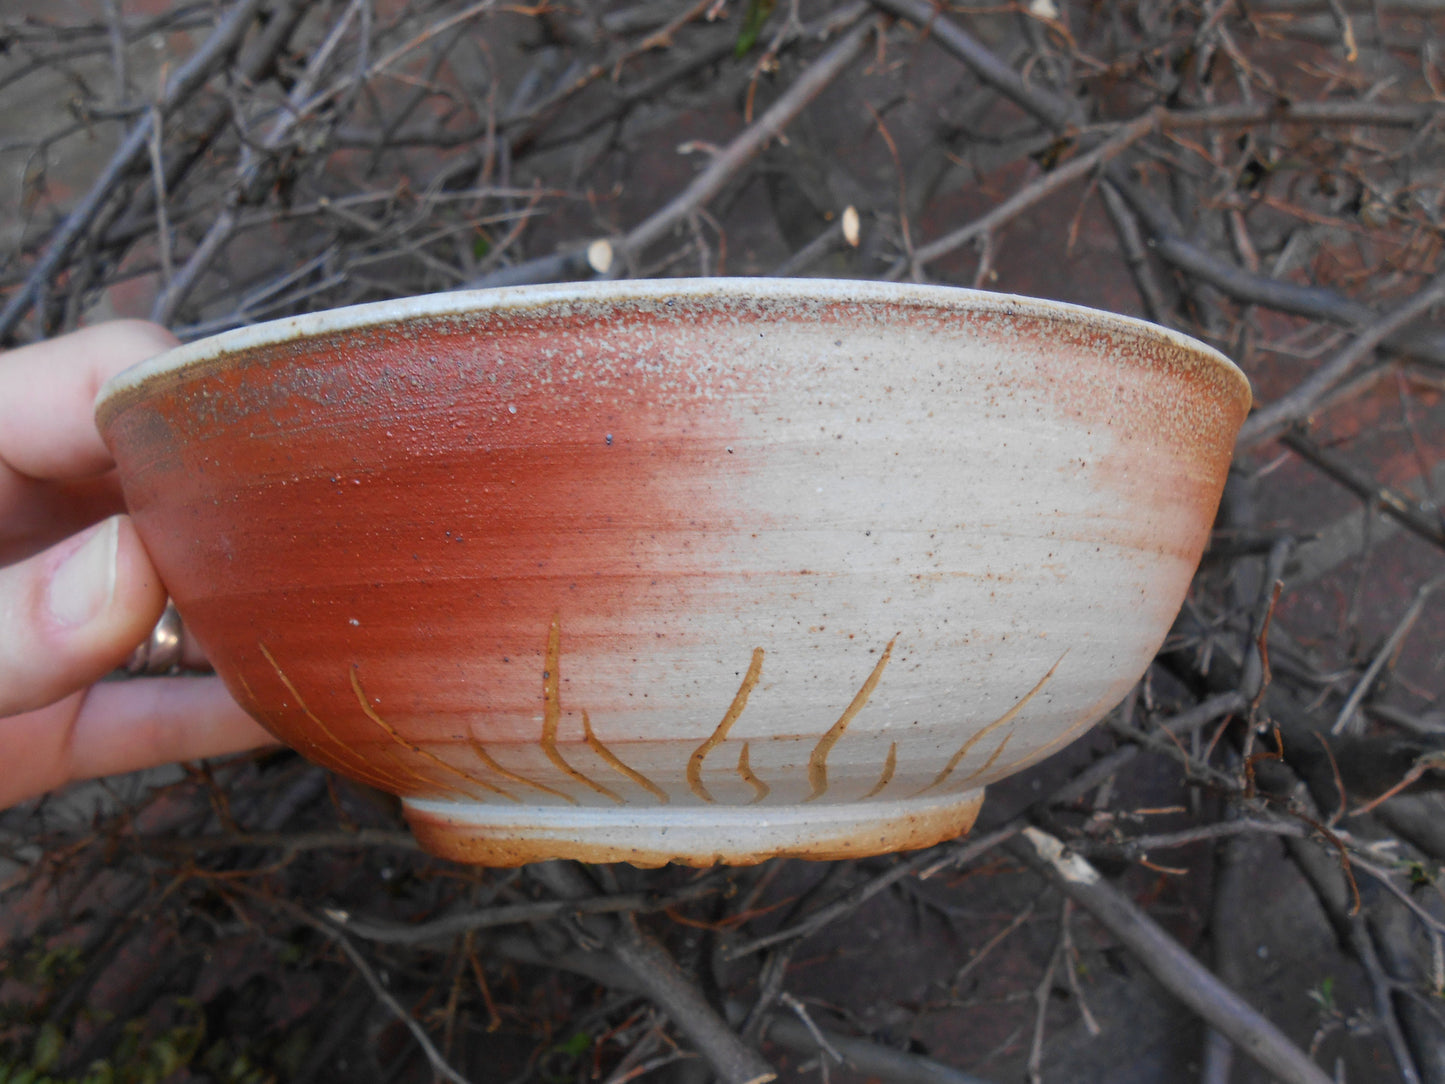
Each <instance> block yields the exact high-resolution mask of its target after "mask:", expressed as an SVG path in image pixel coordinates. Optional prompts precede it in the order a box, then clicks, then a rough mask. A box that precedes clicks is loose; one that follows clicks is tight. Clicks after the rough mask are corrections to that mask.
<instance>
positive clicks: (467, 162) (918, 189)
mask: <svg viewBox="0 0 1445 1084" xmlns="http://www.w3.org/2000/svg"><path fill="white" fill-rule="evenodd" d="M1442 35H1445V5H1441V4H1438V3H1434V2H1431V0H1371V2H1364V0H1360V2H1356V0H1329V2H1325V0H1320V2H1314V0H1200V2H1198V3H1181V2H1172V0H1130V2H1125V3H1119V4H1105V3H1084V2H1080V0H1032V2H1023V0H1020V2H1012V3H996V2H988V3H951V4H940V5H934V4H931V3H928V2H926V0H873V2H871V3H869V2H864V0H856V2H845V0H836V2H835V0H792V2H790V0H698V2H693V0H641V2H625V0H624V2H616V3H613V2H605V3H604V2H601V0H598V2H588V0H576V2H573V3H566V2H562V3H549V2H545V0H544V2H543V3H540V4H537V5H518V4H508V3H502V2H498V0H484V2H481V3H472V4H467V3H460V2H455V3H454V2H427V0H418V2H414V3H408V2H406V0H351V2H341V0H331V2H320V3H314V4H303V3H299V2H296V0H228V2H226V3H218V4H210V3H196V4H176V5H168V4H164V3H160V2H158V0H147V2H144V3H130V2H122V0H111V2H99V0H97V2H94V3H91V2H85V0H74V2H68V3H60V2H50V3H45V4H40V3H33V2H30V0H18V2H11V3H7V4H6V5H5V7H4V9H3V10H0V106H3V108H0V203H3V207H4V213H3V215H0V338H3V340H4V342H5V343H6V344H8V345H15V344H18V343H22V342H26V341H30V340H33V339H35V338H37V337H41V336H44V335H50V334H56V333H59V332H62V331H64V330H67V329H69V328H72V327H75V326H79V325H83V324H88V323H93V322H95V321H98V320H101V319H105V318H108V317H112V316H118V315H132V316H146V317H150V318H154V319H157V320H160V321H162V322H163V323H165V324H167V325H168V326H170V327H172V328H174V329H175V330H176V331H177V333H178V334H180V335H181V336H182V337H183V338H187V339H189V338H196V337H200V336H203V335H206V334H210V333H214V332H216V331H220V330H224V329H227V328H230V327H235V326H239V325H242V324H246V323H253V322H257V321H261V320H265V319H270V318H274V317H279V316H284V315H288V314H293V313H298V312H306V311H313V310H317V309H323V308H329V307H333V306H338V305H345V304H351V303H355V302H361V301H368V300H375V299H380V298H387V297H396V296H405V295H411V294H418V293H424V292H430V291H437V290H452V289H458V288H463V287H477V286H490V285H509V284H518V283H526V282H541V281H561V280H567V279H583V278H589V277H598V275H599V274H600V273H606V274H609V275H614V276H615V275H621V276H626V277H667V276H697V275H702V276H712V275H724V274H726V275H761V274H784V275H811V276H826V277H841V278H864V279H895V280H904V281H926V282H937V283H944V284H953V285H962V286H975V287H979V288H983V289H988V290H998V291H1006V292H1013V293H1019V294H1025V295H1033V296H1040V297H1046V298H1053V299H1058V300H1065V301H1071V302H1078V303H1082V304H1085V305H1090V306H1094V307H1098V308H1102V309H1107V310H1111V311H1114V312H1120V313H1127V314H1131V315H1137V316H1143V317H1146V318H1149V319H1152V320H1155V321H1157V322H1160V323H1164V324H1167V325H1169V326H1172V327H1175V328H1178V329H1180V330H1182V331H1185V332H1188V333H1190V334H1192V335H1195V336H1197V337H1199V338H1202V339H1204V340H1205V341H1207V342H1209V343H1211V344H1213V345H1215V346H1217V347H1218V348H1219V349H1221V350H1223V351H1224V352H1225V353H1226V354H1228V355H1229V356H1230V357H1232V358H1233V359H1235V360H1236V361H1237V362H1238V364H1239V365H1240V366H1241V367H1242V368H1243V369H1244V370H1245V372H1246V373H1247V374H1248V375H1249V377H1250V379H1251V382H1252V384H1253V386H1254V389H1255V395H1256V404H1257V410H1256V413H1255V415H1254V416H1253V417H1252V418H1251V420H1250V422H1249V423H1248V424H1247V426H1246V431H1245V433H1244V434H1243V435H1242V437H1241V440H1240V443H1239V445H1238V448H1237V455H1236V465H1235V468H1234V471H1233V473H1232V475H1231V480H1230V484H1229V487H1228V489H1227V491H1226V495H1225V500H1224V504H1223V507H1222V509H1221V513H1220V518H1219V521H1218V523H1217V525H1216V528H1215V531H1214V533H1213V536H1212V539H1211V544H1210V547H1209V549H1208V551H1207V552H1206V554H1205V557H1204V561H1203V564H1202V566H1201V569H1200V572H1199V574H1198V576H1197V578H1196V581H1195V584H1194V586H1193V588H1192V590H1191V593H1190V597H1189V600H1188V602H1187V603H1186V605H1185V607H1184V610H1183V611H1182V612H1181V614H1180V617H1179V619H1178V621H1177V622H1176V624H1175V627H1174V629H1173V631H1172V632H1171V634H1170V637H1169V639H1168V640H1167V641H1166V643H1165V645H1164V647H1163V648H1162V649H1161V652H1160V654H1159V656H1158V658H1157V659H1156V661H1155V663H1154V665H1153V666H1152V667H1151V668H1150V670H1149V671H1148V673H1147V674H1146V675H1145V676H1144V678H1143V680H1142V681H1141V682H1140V684H1139V686H1138V687H1137V688H1136V689H1135V690H1134V691H1133V692H1132V693H1131V694H1130V696H1129V697H1128V698H1127V699H1126V700H1125V702H1124V703H1123V704H1122V705H1120V706H1119V707H1118V708H1117V709H1115V710H1114V711H1113V712H1111V713H1110V715H1109V716H1108V718H1107V719H1106V720H1104V721H1103V722H1102V723H1101V725H1100V726H1098V727H1097V728H1095V729H1094V730H1093V731H1091V732H1090V733H1089V734H1088V735H1087V736H1085V737H1083V738H1081V739H1079V740H1078V741H1077V742H1075V743H1074V744H1073V745H1072V746H1070V747H1069V748H1067V749H1065V750H1063V751H1062V752H1060V753H1058V754H1057V755H1055V756H1054V757H1052V758H1051V759H1049V760H1048V761H1046V762H1044V763H1041V764H1038V765H1036V766H1035V767H1033V768H1031V769H1029V770H1028V771H1026V772H1024V773H1022V774H1020V775H1017V776H1014V777H1012V778H1010V779H1008V780H1007V781H1005V782H1003V783H1001V784H998V785H995V786H994V787H992V788H991V789H990V792H989V796H988V801H987V803H986V805H985V808H984V812H983V815H982V817H981V818H980V821H979V823H978V825H977V826H976V827H975V829H974V830H973V832H972V833H971V834H970V835H969V836H968V837H966V838H964V839H962V840H959V841H954V842H950V843H945V844H943V845H941V846H939V847H937V848H933V849H931V850H930V851H927V852H922V853H921V854H919V855H903V856H892V857H886V858H878V859H868V860H860V861H855V862H842V863H808V862H801V861H785V860H775V861H772V862H769V863H766V864H764V865H762V866H759V867H753V868H747V869H740V870H728V869H715V870H709V871H702V872H697V871H690V870H684V869H680V868H665V869H662V870H655V871H644V870H637V869H633V868H631V867H577V866H561V865H557V866H543V867H531V868H526V869H523V870H519V871H504V870H481V869H470V868H464V867H459V866H453V865H450V864H448V863H445V862H443V861H440V860H435V859H431V858H429V857H427V856H425V855H423V854H421V853H420V852H418V851H417V850H416V849H415V846H414V845H413V844H412V843H411V841H410V837H409V836H408V835H407V833H406V831H405V828H404V826H403V824H402V822H401V820H400V817H399V815H398V811H397V808H396V805H395V803H394V801H393V800H392V799H391V798H390V797H389V796H386V795H382V794H380V793H378V792H375V791H372V790H370V789H369V788H366V787H364V786H362V785H360V784H357V783H354V782H351V781H348V780H345V779H341V778H339V777H334V776H328V775H327V774H326V773H324V772H322V771H321V770H320V769H318V768H315V767H313V766H311V765H309V764H307V763H306V762H305V761H303V760H301V759H299V758H298V757H296V756H295V755H294V754H291V753H289V752H285V753H267V754H263V755H256V756H247V757H240V758H236V759H233V760H230V761H226V762H218V763H215V764H211V765H188V766H185V767H184V768H176V769H171V770H167V771H162V772H159V773H152V774H150V775H147V776H144V777H136V778H127V779H122V780H113V781H107V782H104V783H101V784H89V785H83V786H80V787H77V788H74V789H73V791H71V792H69V793H66V794H63V795H59V796H55V797H53V798H50V799H47V800H43V801H41V802H37V803H33V804H32V805H30V806H26V807H22V808H20V809H17V810H12V811H9V812H7V813H4V814H0V938H3V946H4V947H3V951H0V1084H4V1082H10V1081H19V1080H29V1081H36V1080H41V1079H47V1080H67V1081H69V1080H85V1081H96V1082H99V1081H113V1080H114V1081H152V1080H156V1081H159V1080H196V1081H202V1080H205V1081H211V1080H214V1081H227V1082H230V1081H238V1082H239V1081H248V1082H250V1081H263V1080H278V1081H329V1080H336V1081H341V1080H346V1081H353V1080H387V1081H392V1080H432V1079H452V1080H457V1079H465V1080H473V1081H518V1082H520V1081H531V1080H536V1081H543V1082H546V1084H552V1082H560V1081H592V1080H596V1081H608V1082H612V1084H621V1082H622V1081H625V1080H656V1081H678V1082H686V1081H704V1080H707V1079H710V1078H712V1077H714V1076H715V1077H716V1078H718V1079H722V1080H725V1081H728V1082H730V1084H731V1082H735V1081H736V1082H742V1081H746V1080H751V1079H753V1078H755V1077H756V1076H757V1073H756V1072H754V1071H753V1070H754V1069H755V1068H756V1066H757V1065H758V1064H759V1063H758V1062H757V1061H756V1060H755V1059H757V1058H761V1059H763V1061H764V1062H765V1063H766V1064H767V1065H768V1066H771V1068H772V1071H774V1072H776V1073H777V1074H778V1077H779V1078H780V1079H782V1080H785V1081H794V1080H798V1081H804V1080H813V1079H822V1080H825V1081H840V1082H854V1081H858V1082H861V1081H867V1080H878V1081H935V1082H955V1084H964V1082H968V1081H996V1082H1005V1081H1016V1080H1030V1081H1038V1080H1045V1081H1079V1082H1083V1081H1109V1082H1113V1084H1152V1082H1175V1081H1181V1080H1199V1081H1202V1082H1206V1084H1224V1082H1227V1081H1234V1082H1237V1084H1243V1082H1253V1081H1267V1080H1274V1079H1279V1080H1286V1081H1310V1080H1313V1081H1324V1080H1333V1081H1349V1082H1357V1084H1358V1082H1370V1084H1373V1082H1384V1081H1396V1080H1399V1081H1422V1082H1442V1081H1445V941H1442V935H1445V899H1442V892H1441V887H1440V886H1441V881H1440V879H1439V878H1440V872H1441V863H1442V861H1445V806H1442V804H1441V799H1440V797H1439V793H1438V792H1439V789H1440V784H1441V780H1442V778H1445V774H1442V770H1441V768H1440V765H1441V763H1442V762H1445V759H1442V750H1445V738H1442V735H1445V710H1442V709H1445V705H1442V701H1441V693H1442V675H1445V649H1442V644H1445V606H1442V605H1441V602H1440V599H1439V598H1438V597H1437V596H1436V595H1435V594H1432V592H1433V590H1434V588H1435V587H1436V586H1437V585H1438V584H1439V583H1441V582H1445V581H1442V580H1441V579H1440V577H1441V575H1442V572H1445V564H1442V554H1445V515H1442V513H1441V504H1440V501H1439V494H1440V492H1441V488H1442V486H1445V465H1442V460H1441V456H1442V454H1445V402H1442V394H1441V392H1442V389H1445V328H1442V326H1441V324H1440V323H1439V321H1438V314H1439V312H1440V303H1441V302H1442V300H1445V277H1442V273H1445V266H1442V264H1441V247H1442V246H1441V240H1442V214H1445V189H1442V179H1445V155H1442V135H1441V122H1442V120H1445V36H1442ZM854 215H856V221H857V223H858V229H857V233H856V236H852V235H851V231H850V230H845V222H848V223H851V222H853V221H854ZM596 242H606V245H605V246H604V248H603V249H601V250H599V248H598V246H597V245H596ZM599 251H604V252H605V253H606V255H607V256H608V260H607V261H605V264H606V265H605V266H601V265H602V264H603V262H604V261H602V260H601V259H600V257H599V255H598V253H599ZM589 261H590V262H589ZM0 364H3V359H0ZM1276 583H1278V584H1280V585H1281V586H1280V587H1279V589H1278V593H1277V594H1276V593H1275V584H1276ZM1262 648H1266V649H1267V657H1266V654H1265V652H1264V651H1262ZM1266 675H1267V676H1266ZM1251 721H1252V722H1253V725H1251ZM1275 754H1279V755H1275ZM1382 796H1387V797H1383V800H1381V799H1382ZM1029 833H1033V834H1029ZM1038 833H1043V834H1044V835H1043V836H1042V837H1041V836H1039V835H1038ZM1050 837H1051V838H1053V839H1057V840H1059V841H1062V842H1063V843H1064V844H1065V846H1066V847H1067V852H1066V853H1067V854H1071V855H1074V856H1077V859H1076V860H1080V861H1087V862H1088V863H1090V864H1091V867H1092V868H1093V869H1095V870H1097V871H1098V872H1099V873H1100V874H1101V877H1100V879H1099V881H1098V882H1097V885H1098V886H1100V887H1097V888H1091V889H1090V890H1088V891H1084V890H1081V889H1080V888H1079V887H1078V885H1077V884H1076V883H1074V882H1071V881H1069V880H1068V879H1067V878H1064V877H1062V876H1061V875H1060V874H1059V869H1060V868H1063V867H1061V866H1060V865H1058V864H1055V865H1050V864H1049V863H1048V862H1047V861H1044V860H1042V859H1041V858H1040V852H1039V851H1038V849H1037V847H1035V846H1033V845H1031V844H1030V843H1029V842H1027V841H1028V840H1038V839H1040V838H1050ZM1060 861H1063V860H1060ZM504 909H508V910H506V911H505V912H504ZM456 916H470V917H469V918H466V919H465V920H459V921H458V922H455V923H453V924H451V925H450V926H447V927H445V928H443V929H441V930H437V929H434V928H433V927H432V925H431V924H434V923H437V922H439V921H441V920H443V919H446V918H448V917H456ZM1181 949H1182V951H1181ZM1215 977H1217V980H1222V982H1220V983H1216V978H1215ZM668 983H672V984H673V985H671V986H669V985H668ZM679 990H681V991H683V993H684V994H686V995H687V996H688V997H692V998H693V999H694V1000H691V1001H690V1000H688V999H687V997H684V996H682V994H679ZM669 991H670V992H669ZM709 1027H711V1028H713V1029H714V1032H712V1033H709V1032H708V1031H707V1029H708V1028H709ZM718 1032H721V1033H722V1034H721V1037H720V1038H719V1037H718V1034H717V1033H718ZM705 1034H713V1039H712V1040H711V1041H710V1042H709V1041H706V1040H702V1039H700V1038H699V1036H700V1035H705ZM1226 1036H1228V1037H1227V1038H1226ZM699 1051H702V1053H701V1054H700V1053H699ZM750 1059H754V1060H750ZM26 1073H29V1074H30V1075H28V1076H27V1075H25V1074H26Z"/></svg>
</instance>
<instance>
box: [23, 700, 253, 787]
mask: <svg viewBox="0 0 1445 1084" xmlns="http://www.w3.org/2000/svg"><path fill="white" fill-rule="evenodd" d="M275 744H276V739H275V738H274V737H272V736H271V734H270V733H268V732H267V731H266V730H265V729H263V728H262V727H261V725H260V724H259V723H257V722H256V721H255V720H254V719H252V718H251V717H250V716H249V715H247V714H246V713H245V712H244V711H242V710H241V708H240V707H239V706H237V704H236V702H235V701H234V700H232V699H231V696H230V694H229V693H227V692H226V687H225V685H223V684H222V683H221V679H220V678H215V677H208V678H187V677H180V678H146V679H144V680H137V681H108V682H104V683H102V684H100V685H95V686H92V687H91V688H89V689H87V690H85V691H84V692H79V693H74V694H72V695H71V696H68V697H66V698H65V699H64V700H62V701H60V702H59V703H55V704H51V705H50V706H49V707H45V708H41V709H40V710H38V711H32V712H28V713H26V714H23V715H17V716H13V717H11V718H8V719H0V758H3V761H4V763H5V765H6V770H5V771H4V772H3V773H0V809H5V808H8V807H9V806H12V805H14V804H15V803H17V802H23V801H25V800H26V799H28V798H34V797H36V796H38V795H40V794H44V793H45V792H46V791H49V790H54V789H55V788H56V787H59V786H63V785H64V784H66V783H69V782H72V781H74V780H79V779H95V778H99V777H100V776H103V775H115V774H117V773H119V772H131V771H137V770H139V769H141V768H151V767H155V766H156V765H158V764H169V763H171V762H173V761H177V760H199V759H201V758H202V757H215V756H223V755H225V754H227V753H239V752H244V751H245V750H247V749H257V748H261V747H263V746H267V745H275Z"/></svg>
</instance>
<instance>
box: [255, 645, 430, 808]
mask: <svg viewBox="0 0 1445 1084" xmlns="http://www.w3.org/2000/svg"><path fill="white" fill-rule="evenodd" d="M256 646H257V647H259V648H260V649H261V654H262V655H263V656H264V657H265V659H266V661H267V662H268V663H270V664H271V669H272V670H274V671H276V676H277V677H278V678H280V679H281V684H282V685H284V686H286V691H287V692H288V693H290V694H291V697H292V699H294V700H295V701H296V706H297V707H299V708H300V709H301V711H302V712H303V713H304V714H305V716H306V718H308V719H310V720H311V721H312V722H313V723H315V724H316V726H317V727H318V728H320V730H321V733H323V734H325V735H326V737H327V738H328V739H329V740H330V741H331V743H332V744H333V745H335V746H336V748H337V749H338V750H340V752H341V753H342V754H343V755H342V756H339V757H338V756H336V755H328V754H327V753H326V751H325V750H324V749H323V748H322V747H321V745H320V744H319V743H318V742H316V741H315V740H311V741H310V745H311V747H312V748H313V749H315V750H316V751H317V753H319V754H320V755H321V756H322V757H323V758H324V759H327V760H330V761H332V763H337V762H338V761H339V763H340V764H342V765H345V767H344V768H341V769H340V770H343V771H347V772H350V773H351V774H353V775H356V776H359V777H360V778H362V779H363V780H365V781H366V782H368V783H370V784H371V785H372V786H379V787H380V788H381V789H382V790H386V791H399V790H404V789H405V786H404V784H403V785H399V784H398V781H397V779H396V777H395V776H392V775H389V774H388V773H386V772H381V771H377V769H376V768H374V767H372V766H371V765H370V764H368V763H367V762H366V760H365V759H364V758H363V757H362V756H361V754H360V753H358V752H357V751H356V750H355V749H352V748H351V746H349V745H347V744H346V743H345V742H344V741H342V740H341V739H340V738H338V737H337V736H336V734H335V733H334V732H333V731H332V729H331V728H330V727H329V726H327V725H326V723H325V722H324V721H323V720H322V719H321V717H320V716H319V715H317V714H316V713H315V712H314V711H312V710H311V708H310V707H309V706H308V705H307V703H306V698H305V697H304V696H302V695H301V690H300V689H298V688H296V686H295V685H294V684H292V682H291V679H290V678H289V677H287V676H286V671H284V670H282V669H281V664H280V663H278V662H277V661H276V657H275V656H274V655H272V654H271V652H270V651H269V650H267V648H266V645H265V644H264V643H262V642H261V641H260V640H257V641H256ZM411 774H413V775H414V774H415V773H411ZM418 778H421V777H418ZM422 782H424V783H426V784H427V786H434V785H435V784H434V783H433V782H432V781H431V780H430V779H425V778H422Z"/></svg>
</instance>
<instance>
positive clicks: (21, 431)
mask: <svg viewBox="0 0 1445 1084" xmlns="http://www.w3.org/2000/svg"><path fill="white" fill-rule="evenodd" d="M175 343H176V339H175V337H174V336H173V335H171V334H170V332H168V331H166V330H165V329H164V328H162V327H159V326H157V325H155V324H149V323H145V322H144V321H140V320H120V321H116V322H114V323H109V324H98V325H96V326H95V327H91V328H86V329H85V330H84V331H77V332H75V333H74V334H72V335H65V336H62V337H61V338H58V339H50V340H47V341H45V342H41V343H35V344H34V345H31V346H25V347H21V348H20V349H18V350H12V351H10V352H9V353H8V354H5V355H4V356H0V563H4V564H8V563H10V562H13V561H16V560H19V559H21V558H24V557H28V556H30V555H31V554H34V553H37V552H39V551H40V550H41V549H43V548H44V547H46V546H48V545H50V544H52V543H54V542H56V541H58V540H60V539H62V538H64V537H66V536H67V535H70V534H73V533H74V532H75V531H77V530H79V529H80V528H82V527H84V526H87V525H89V524H91V523H94V522H96V521H97V520H100V519H102V518H104V517H105V516H108V515H113V514H114V513H116V512H119V511H121V510H122V502H121V496H120V486H119V484H118V483H117V482H116V479H115V476H114V475H113V474H110V473H107V472H109V471H110V468H111V467H112V466H113V464H112V462H111V457H110V453H109V452H108V451H106V448H105V445H104V444H103V443H102V442H101V439H100V434H99V433H97V432H96V428H95V421H94V418H93V416H92V408H93V404H94V401H95V395H96V391H97V390H98V389H99V387H100V386H101V384H103V383H104V382H105V381H106V380H107V379H108V378H109V377H111V376H112V375H114V374H115V373H117V372H119V371H120V370H122V369H125V368H128V367H129V366H131V365H134V364H136V363H137V362H140V361H144V360H145V359H146V358H148V357H153V356H154V355H156V354H158V353H160V352H161V351H163V350H167V349H169V348H170V347H171V346H174V345H175Z"/></svg>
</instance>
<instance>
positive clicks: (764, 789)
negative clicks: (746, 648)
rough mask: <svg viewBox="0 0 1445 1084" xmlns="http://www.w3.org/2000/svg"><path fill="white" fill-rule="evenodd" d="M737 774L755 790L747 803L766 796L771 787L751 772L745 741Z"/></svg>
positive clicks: (739, 754)
mask: <svg viewBox="0 0 1445 1084" xmlns="http://www.w3.org/2000/svg"><path fill="white" fill-rule="evenodd" d="M759 650H761V649H759ZM738 775H740V776H742V777H743V782H745V783H747V784H748V785H749V786H751V787H752V788H753V790H754V791H755V792H756V793H755V794H754V795H753V799H752V801H750V802H749V803H748V805H757V804H758V803H759V802H761V801H762V800H763V799H764V798H766V797H767V796H768V792H769V791H771V790H772V789H773V788H772V787H770V786H768V785H767V784H766V783H764V782H763V781H762V780H761V779H759V778H758V777H757V776H756V775H755V774H753V769H752V765H750V764H749V763H748V743H747V742H743V747H742V749H741V750H739V752H738Z"/></svg>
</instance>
